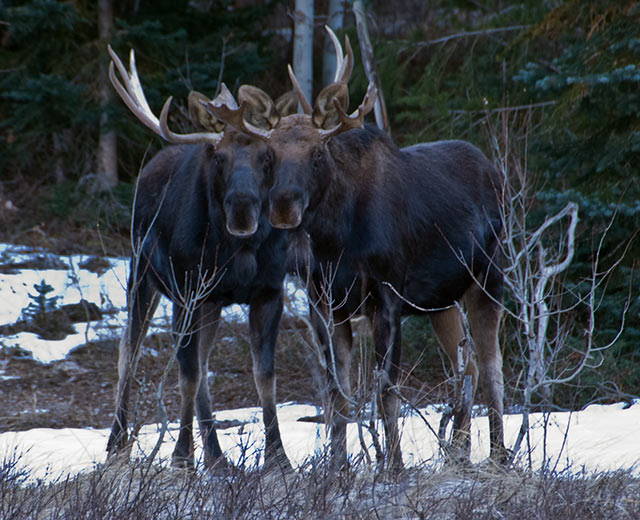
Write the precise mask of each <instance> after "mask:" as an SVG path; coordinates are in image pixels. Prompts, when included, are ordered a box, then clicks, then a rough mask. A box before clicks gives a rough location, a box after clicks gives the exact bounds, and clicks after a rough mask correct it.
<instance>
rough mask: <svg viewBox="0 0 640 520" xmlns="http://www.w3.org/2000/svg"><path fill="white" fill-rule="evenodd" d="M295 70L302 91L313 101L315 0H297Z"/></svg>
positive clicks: (294, 34) (294, 35)
mask: <svg viewBox="0 0 640 520" xmlns="http://www.w3.org/2000/svg"><path fill="white" fill-rule="evenodd" d="M293 71H294V73H295V75H296V78H297V79H298V82H299V83H300V87H301V88H302V92H304V95H305V96H306V97H307V99H308V100H309V102H310V103H313V98H312V97H311V95H312V90H313V0H296V11H295V13H294V29H293Z"/></svg>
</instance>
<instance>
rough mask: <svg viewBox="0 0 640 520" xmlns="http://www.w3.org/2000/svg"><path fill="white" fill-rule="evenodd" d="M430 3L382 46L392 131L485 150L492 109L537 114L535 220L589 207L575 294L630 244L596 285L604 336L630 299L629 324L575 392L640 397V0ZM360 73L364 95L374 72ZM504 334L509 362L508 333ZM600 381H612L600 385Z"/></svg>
mask: <svg viewBox="0 0 640 520" xmlns="http://www.w3.org/2000/svg"><path fill="white" fill-rule="evenodd" d="M430 5H431V11H430V18H429V19H427V20H426V21H424V22H423V23H422V24H420V25H417V24H416V25H415V26H414V29H413V30H412V31H411V32H407V33H405V34H403V35H402V36H401V37H399V38H395V39H393V40H388V39H380V40H378V41H377V42H375V55H376V58H377V63H378V72H379V73H380V76H381V81H382V84H383V88H384V91H385V94H386V102H387V107H388V110H389V113H390V115H391V126H392V132H393V137H394V139H395V140H396V142H398V143H400V144H413V143H415V142H420V141H431V140H439V139H448V138H454V139H459V138H461V139H467V140H470V141H472V142H474V143H476V144H477V145H479V146H480V147H481V148H482V149H484V150H485V151H486V152H488V153H489V152H490V150H491V144H490V142H489V141H488V139H487V127H488V126H489V125H487V122H488V121H489V120H490V118H494V117H498V116H499V115H504V116H505V117H507V118H509V120H510V121H512V123H513V126H514V127H517V128H520V127H521V125H522V124H523V121H525V120H527V121H528V128H529V132H528V133H527V134H526V135H522V136H521V135H516V134H515V133H514V134H513V135H512V136H511V139H512V141H513V142H514V144H515V146H521V147H522V151H523V154H524V155H526V157H527V169H528V171H529V178H530V179H531V181H532V182H534V183H535V187H534V190H533V193H535V195H536V198H535V200H534V201H533V204H534V205H533V207H532V208H531V211H530V212H529V214H528V224H527V227H528V228H529V229H535V228H536V227H537V226H538V225H540V224H541V223H542V221H543V219H544V218H545V216H546V215H549V214H553V213H556V212H557V211H559V210H560V209H561V208H562V207H564V206H565V205H566V204H567V203H568V202H569V201H574V202H577V203H578V204H579V207H580V218H581V222H580V226H579V229H578V239H577V250H576V258H575V260H574V263H573V265H572V267H571V270H570V272H569V274H568V280H569V282H568V284H567V290H568V291H571V294H574V295H575V294H579V293H581V294H584V290H585V280H587V279H588V278H589V277H590V276H591V274H592V273H591V269H592V262H593V260H594V259H595V257H596V254H597V248H598V247H599V246H600V245H601V249H600V252H599V259H600V265H599V269H600V272H603V271H604V270H605V269H608V268H610V267H612V266H613V265H614V264H615V263H616V262H617V261H618V260H619V259H620V257H621V256H622V255H623V253H625V252H626V254H625V256H624V257H623V258H622V262H621V265H619V266H618V267H617V268H616V270H615V271H614V272H613V273H612V274H611V275H610V276H609V277H608V279H607V284H606V286H603V287H602V289H603V291H602V293H599V294H598V304H599V310H598V312H597V314H596V321H597V323H598V337H597V338H596V344H597V345H605V344H607V343H608V342H609V341H611V340H612V339H613V338H614V337H615V335H616V333H617V331H618V327H619V325H620V320H621V316H622V313H623V310H624V309H625V308H626V306H628V311H627V315H626V321H625V330H624V333H623V334H622V336H621V337H620V338H619V339H618V341H617V342H616V345H615V347H614V349H613V350H612V359H609V358H608V359H607V361H606V362H605V363H604V364H603V365H602V366H601V367H600V368H598V369H594V370H591V371H586V372H585V375H584V376H582V377H581V378H580V384H585V385H587V387H588V389H587V390H584V392H582V393H581V398H580V399H581V400H582V402H585V400H587V399H591V398H593V396H594V395H597V394H598V392H599V391H600V392H601V393H600V394H599V395H600V397H602V394H603V393H606V392H611V393H612V394H613V393H614V390H615V389H618V391H619V390H620V389H621V388H623V387H624V388H625V389H626V391H632V392H636V393H637V392H638V391H639V389H640V386H638V384H639V382H640V369H639V368H638V367H637V366H636V368H635V370H632V369H631V367H633V366H634V364H633V361H632V359H633V360H635V361H637V354H633V353H632V352H634V351H635V350H637V344H638V342H639V341H640V335H638V331H639V329H640V327H639V326H638V323H640V298H638V296H637V295H638V294H639V293H640V278H639V277H638V275H637V274H636V270H637V266H638V264H637V260H636V259H637V258H638V257H640V237H636V234H637V233H638V231H639V230H640V171H639V168H640V166H639V163H638V161H637V157H638V152H639V151H640V126H639V124H638V121H639V120H640V88H639V87H640V66H639V65H638V64H639V63H640V60H639V58H640V3H638V2H636V1H630V0H623V1H618V0H597V1H595V2H580V1H579V0H565V1H562V0H557V1H551V2H538V1H524V2H519V3H507V4H505V3H504V2H499V1H491V0H490V1H488V2H483V3H482V4H478V3H477V2H466V1H462V2H456V6H457V9H452V8H451V3H450V2H434V3H432V4H430ZM423 27H427V28H428V32H427V31H425V30H424V29H423ZM357 70H358V69H357V68H356V73H357ZM354 75H356V74H354ZM356 79H357V83H356V87H357V88H358V89H359V90H361V91H362V92H364V86H365V85H366V80H365V79H364V78H363V77H362V76H356ZM389 93H391V95H389ZM354 98H357V99H359V98H358V96H357V95H354ZM531 106H533V108H529V107H531ZM524 155H523V156H524ZM603 235H605V238H604V240H602V243H601V239H602V237H603ZM634 238H635V240H634ZM604 289H606V290H604ZM508 303H509V302H508V301H507V304H508ZM582 311H583V308H582V307H579V308H576V309H574V310H573V311H572V312H571V313H570V316H568V319H570V320H574V321H575V322H576V323H577V324H578V330H580V327H581V326H586V322H585V321H584V320H585V319H586V318H585V316H584V313H583V312H582ZM507 324H508V320H507ZM509 334H510V332H509V331H506V335H507V336H508V335H509ZM505 344H506V345H507V350H506V352H505V354H506V358H507V359H509V358H510V355H511V354H513V352H510V351H509V345H511V344H513V342H508V341H507V342H506V343H505ZM408 347H409V349H411V348H412V347H411V345H408ZM634 356H636V357H634ZM622 367H625V368H622ZM517 370H518V368H517V367H515V371H516V372H515V373H517ZM631 372H633V374H631ZM623 373H624V374H625V375H624V377H621V374H623ZM598 377H600V379H598ZM598 380H599V381H603V380H604V381H608V382H610V384H608V385H603V386H601V387H597V385H596V384H595V381H598ZM589 385H591V386H589ZM563 392H564V393H563ZM572 392H573V393H575V391H574V390H572V387H566V388H564V389H561V390H558V393H557V394H556V398H557V399H558V403H560V402H562V403H563V404H567V403H568V402H569V401H570V397H571V393H572ZM589 392H591V393H589ZM587 394H589V395H588V396H587Z"/></svg>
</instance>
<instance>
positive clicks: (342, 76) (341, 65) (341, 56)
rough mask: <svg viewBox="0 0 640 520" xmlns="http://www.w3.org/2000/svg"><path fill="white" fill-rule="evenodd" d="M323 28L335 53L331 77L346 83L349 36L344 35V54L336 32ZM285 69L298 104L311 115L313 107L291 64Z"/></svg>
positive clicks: (350, 57)
mask: <svg viewBox="0 0 640 520" xmlns="http://www.w3.org/2000/svg"><path fill="white" fill-rule="evenodd" d="M324 28H325V29H326V30H327V33H329V38H331V42H332V43H333V48H334V50H335V53H336V73H335V75H334V78H333V82H334V83H345V84H346V83H348V81H349V78H350V77H351V73H352V72H353V49H352V48H351V42H350V41H349V36H345V37H344V40H345V47H346V48H347V53H346V55H345V53H344V51H343V50H342V45H340V40H338V37H337V36H336V33H334V32H333V30H332V29H331V27H329V26H328V25H325V26H324ZM287 70H288V72H289V78H290V79H291V84H292V85H293V91H294V92H295V94H296V96H297V98H298V101H299V102H300V106H301V107H302V110H303V112H304V113H305V114H307V115H311V114H312V113H313V108H312V106H311V103H309V100H308V99H307V96H305V94H304V92H303V91H302V87H300V83H299V82H298V78H296V75H295V74H294V73H293V69H292V68H291V65H287Z"/></svg>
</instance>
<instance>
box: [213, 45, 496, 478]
mask: <svg viewBox="0 0 640 520" xmlns="http://www.w3.org/2000/svg"><path fill="white" fill-rule="evenodd" d="M336 42H337V40H336V39H335V38H334V44H336ZM337 45H339V43H338V44H337ZM346 47H347V55H346V57H344V58H343V59H341V60H340V62H341V63H342V66H341V70H340V72H339V73H337V74H336V78H335V82H334V83H332V84H331V85H329V86H327V87H325V88H324V89H323V90H322V91H321V92H320V94H319V95H318V96H317V98H316V100H315V103H314V105H313V106H311V104H310V103H309V101H308V100H307V99H305V97H304V95H303V94H302V93H301V91H300V89H299V88H297V90H298V93H299V101H300V104H301V106H302V108H303V111H304V113H303V114H293V115H289V116H287V117H283V118H282V119H281V120H280V121H279V123H278V125H277V126H275V127H274V128H273V129H271V130H269V131H267V132H262V131H259V132H258V131H256V129H255V127H253V126H252V125H251V124H249V123H248V122H247V117H244V118H243V117H241V115H242V111H240V112H235V113H234V114H232V115H231V114H230V115H229V117H226V118H225V116H224V115H222V116H221V117H222V118H223V119H226V122H227V123H229V124H231V125H233V126H234V127H235V128H236V129H237V130H239V131H241V132H243V133H246V134H247V135H250V136H253V137H255V138H259V139H262V140H263V141H264V142H265V143H266V144H267V145H268V149H269V153H270V155H271V157H270V160H269V162H268V164H269V168H270V170H269V171H267V172H265V177H264V178H265V180H266V182H267V186H268V188H269V220H270V223H271V225H273V226H274V227H276V228H281V229H293V228H299V227H301V228H303V229H304V230H306V231H307V232H308V233H309V235H310V238H311V243H312V252H313V257H314V259H315V265H316V270H315V273H316V274H315V277H314V281H315V287H313V288H312V289H311V291H310V296H311V298H312V301H313V300H314V299H315V300H316V301H315V305H313V309H314V311H313V313H312V317H315V323H316V326H317V327H316V328H317V329H318V332H319V336H320V338H321V340H323V343H324V346H325V348H327V349H328V348H329V343H330V342H329V338H328V336H327V332H326V331H324V332H323V331H322V330H321V329H322V327H321V324H322V323H324V322H325V321H326V320H323V316H322V314H323V313H324V314H326V313H328V312H332V311H333V312H336V313H338V314H339V315H338V316H337V317H336V319H335V320H334V323H336V324H337V326H336V327H335V329H334V330H333V341H332V342H331V346H332V349H333V354H332V355H335V358H337V359H336V363H335V367H336V370H335V372H334V373H333V376H334V377H335V378H336V380H337V381H336V383H337V384H336V386H340V387H341V391H339V392H338V391H333V392H332V396H333V403H332V406H331V409H332V410H335V412H334V413H333V415H332V418H331V419H330V421H331V426H332V447H333V452H334V456H336V457H337V458H338V460H339V462H341V463H344V462H346V444H345V443H346V437H345V429H346V425H345V422H346V415H347V414H348V403H347V401H346V400H345V398H344V395H343V394H344V390H345V389H346V390H348V389H349V381H348V377H349V376H348V373H349V368H348V367H349V363H350V360H349V359H350V348H351V341H352V338H351V329H350V325H349V320H348V318H349V316H350V314H351V313H354V312H356V311H358V310H359V309H362V308H363V309H364V310H365V312H366V314H367V315H368V316H369V318H370V319H371V321H372V325H373V333H374V343H375V349H376V359H377V365H378V369H379V370H380V371H381V373H382V374H383V381H382V384H381V385H380V401H381V408H380V409H381V412H382V418H383V422H384V425H385V439H386V461H385V462H386V464H387V465H389V466H391V467H399V466H401V465H402V457H401V451H400V447H399V441H400V437H399V432H398V416H399V401H398V396H397V393H396V392H395V387H394V385H395V384H396V382H397V378H398V365H399V361H400V347H401V321H400V319H401V315H402V314H409V313H422V312H427V313H428V314H429V316H430V318H431V322H432V324H433V329H434V331H435V333H436V335H437V337H438V339H439V342H440V344H441V346H442V348H443V349H444V351H445V352H446V353H447V355H448V357H449V359H450V361H451V363H452V365H453V367H454V370H455V371H456V372H457V373H459V374H460V375H461V376H462V377H464V376H470V379H471V381H472V386H473V390H474V391H475V388H476V386H477V383H478V382H479V383H480V386H481V388H482V390H483V395H484V399H485V402H486V404H487V406H488V410H489V422H490V430H491V432H490V437H491V457H492V459H494V460H496V461H500V462H502V461H505V460H506V459H507V455H508V452H507V450H506V448H505V446H504V440H503V437H504V435H503V423H502V414H503V372H502V356H501V352H500V348H499V345H498V327H499V322H500V318H501V312H502V305H501V299H502V292H503V277H502V272H501V265H500V251H499V241H500V234H501V230H502V220H501V208H500V198H501V182H502V181H501V178H500V176H499V174H498V172H497V171H496V169H495V168H494V167H493V165H492V164H491V162H490V161H489V159H487V157H486V156H485V155H484V154H483V153H482V152H481V151H479V150H478V149H477V148H476V147H474V146H473V145H471V144H469V143H467V142H463V141H439V142H433V143H422V144H418V145H415V146H411V147H408V148H403V149H399V148H398V147H397V146H396V145H395V144H394V143H393V142H392V141H391V139H390V138H389V137H388V136H387V135H386V134H384V133H383V132H381V131H379V130H377V129H376V128H374V127H371V126H368V125H364V126H363V119H364V116H365V115H366V113H367V112H369V111H370V110H371V109H372V106H373V102H374V90H373V86H372V85H370V86H369V90H368V92H367V95H366V97H365V99H364V101H363V102H362V104H361V105H360V106H359V107H358V109H357V110H356V111H355V112H354V113H353V114H351V115H348V114H347V113H346V110H347V108H348V105H349V97H348V88H347V82H348V79H349V75H350V72H351V68H352V62H353V57H352V51H351V48H350V46H349V44H348V40H347V44H346ZM339 54H342V51H341V50H340V51H339ZM290 76H291V79H292V82H293V84H294V87H296V85H297V81H296V79H295V76H294V75H293V74H292V73H291V71H290ZM243 108H244V109H245V112H246V113H247V114H252V117H256V116H255V114H259V113H262V112H265V111H266V112H267V113H268V112H269V111H272V110H274V103H273V101H271V100H270V98H268V96H266V94H264V93H261V95H260V96H259V97H256V98H255V99H252V98H249V99H247V100H246V103H245V105H244V106H243ZM327 272H332V273H334V275H333V276H332V279H331V280H330V282H331V285H332V287H331V289H332V291H333V300H334V301H344V302H346V303H345V304H343V305H342V306H341V307H340V308H339V309H331V306H330V305H329V304H327V302H324V303H325V304H324V305H323V302H322V298H320V297H319V296H318V295H319V294H322V293H323V292H324V293H326V291H325V290H323V289H321V288H320V287H319V285H320V284H321V283H322V282H323V281H322V279H321V276H320V273H327ZM361 295H363V297H364V304H363V301H362V300H363V298H361V297H360V296H361ZM460 304H464V306H465V308H466V311H467V314H468V319H469V324H470V328H471V335H472V338H473V345H474V346H475V348H472V346H471V345H469V342H467V341H466V340H465V328H464V325H463V321H462V315H461V311H460V306H459V305H460ZM325 317H326V316H325ZM460 351H463V353H462V355H460ZM327 355H330V354H329V353H327ZM461 361H462V362H461ZM467 379H468V378H467ZM469 450H470V406H463V407H461V408H459V409H457V411H456V413H455V417H454V436H453V442H452V446H451V453H452V454H453V455H454V456H460V457H468V455H469Z"/></svg>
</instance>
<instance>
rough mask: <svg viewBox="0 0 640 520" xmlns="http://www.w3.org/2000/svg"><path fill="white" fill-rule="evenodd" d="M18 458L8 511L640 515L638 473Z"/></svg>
mask: <svg viewBox="0 0 640 520" xmlns="http://www.w3.org/2000/svg"><path fill="white" fill-rule="evenodd" d="M17 462H18V460H17V459H16V458H15V457H14V458H8V459H5V460H4V462H3V464H2V466H1V467H0V518H2V519H4V520H22V519H39V518H47V519H71V518H73V519H79V518H87V519H88V518H92V519H93V518H96V519H97V518H118V519H137V520H144V519H147V518H148V519H154V520H155V519H178V518H181V519H182V518H189V519H192V518H193V519H195V518H198V519H200V518H202V519H208V518H216V519H217V518H224V519H227V518H233V519H263V518H269V519H304V520H309V519H315V518H322V519H333V518H335V519H343V518H344V519H370V518H380V519H428V518H429V519H430V518H433V519H472V518H473V519H476V518H491V519H494V518H517V519H523V518H527V519H530V518H535V519H547V518H548V519H556V518H557V519H563V520H564V519H567V518H590V519H591V518H616V519H626V518H629V519H632V518H639V517H640V501H639V500H638V496H640V494H639V492H640V481H638V479H637V478H635V477H633V476H632V474H630V473H629V472H622V471H620V472H611V473H602V474H587V473H584V472H572V473H569V472H567V473H563V474H547V475H540V474H529V473H520V472H517V471H509V472H506V471H503V470H499V469H495V468H489V467H487V466H477V467H473V468H466V469H461V468H453V467H450V468H445V469H439V470H435V469H434V468H433V466H424V467H421V468H417V469H411V470H406V471H403V472H401V473H397V474H391V473H386V472H383V473H380V472H377V471H375V470H374V469H373V468H370V467H367V466H364V465H361V466H357V467H351V468H349V469H348V470H345V471H342V472H339V473H334V472H332V471H331V470H330V469H329V465H328V464H326V463H325V461H324V459H323V458H322V457H319V458H316V459H313V460H310V461H308V462H307V464H306V465H305V466H304V467H302V468H301V469H300V470H298V471H296V472H293V473H282V472H281V471H279V470H272V471H269V472H266V471H262V470H257V469H255V468H247V469H242V468H231V469H230V470H229V471H228V472H227V473H225V474H211V473H208V472H206V471H204V470H199V471H195V472H184V471H178V470H172V469H163V468H161V467H159V466H156V465H152V466H149V465H147V464H145V463H143V462H138V463H135V464H133V463H132V464H126V465H123V464H118V463H115V464H110V465H105V466H102V467H99V468H97V469H95V470H94V471H92V472H88V473H83V474H80V475H78V476H76V477H73V478H68V479H61V480H58V481H57V482H54V483H35V484H34V483H27V480H26V479H27V478H28V475H27V474H24V473H21V472H20V471H19V470H18V469H17V467H18V465H17Z"/></svg>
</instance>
